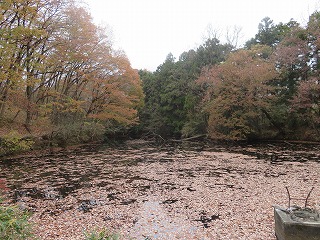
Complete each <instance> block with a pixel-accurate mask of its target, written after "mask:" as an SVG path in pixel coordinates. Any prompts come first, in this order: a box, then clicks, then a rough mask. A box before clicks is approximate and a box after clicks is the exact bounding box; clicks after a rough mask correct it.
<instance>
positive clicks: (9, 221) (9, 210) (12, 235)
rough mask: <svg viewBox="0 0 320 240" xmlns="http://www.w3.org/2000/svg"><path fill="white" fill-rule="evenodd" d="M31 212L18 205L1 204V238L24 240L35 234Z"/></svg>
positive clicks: (5, 239)
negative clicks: (22, 209)
mask: <svg viewBox="0 0 320 240" xmlns="http://www.w3.org/2000/svg"><path fill="white" fill-rule="evenodd" d="M28 219H29V214H28V213H27V212H24V211H21V210H20V209H19V208H18V207H16V206H0V239H1V240H20V239H21V240H22V239H29V238H31V237H32V236H33V234H32V228H31V225H30V224H29V223H28Z"/></svg>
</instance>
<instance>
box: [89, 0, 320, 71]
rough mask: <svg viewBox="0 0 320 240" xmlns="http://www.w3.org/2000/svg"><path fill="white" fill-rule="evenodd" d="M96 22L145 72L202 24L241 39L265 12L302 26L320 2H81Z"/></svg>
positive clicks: (189, 40)
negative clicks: (236, 31) (237, 32)
mask: <svg viewBox="0 0 320 240" xmlns="http://www.w3.org/2000/svg"><path fill="white" fill-rule="evenodd" d="M83 1H84V2H86V3H87V4H88V9H89V11H90V12H91V15H92V16H93V19H94V22H95V23H96V24H98V25H101V24H102V25H108V26H109V27H110V28H111V29H112V31H113V39H114V46H115V47H116V48H121V49H122V50H124V51H125V53H126V54H127V56H128V58H129V60H130V62H131V65H132V67H134V68H137V69H148V70H151V71H154V70H156V68H157V67H158V66H159V65H160V64H162V63H163V62H164V60H165V58H166V56H167V55H168V53H170V52H171V53H172V54H173V55H174V56H175V57H176V58H178V57H179V55H180V54H181V53H183V52H184V51H188V50H190V49H193V48H196V47H197V46H199V45H200V44H202V43H203V37H204V36H205V35H206V32H207V29H208V26H210V25H211V26H212V28H213V29H215V30H220V35H221V40H222V39H223V36H225V32H226V28H228V27H233V26H235V25H236V26H238V27H242V32H241V33H242V42H245V41H246V40H248V39H250V38H251V37H254V35H255V34H256V33H257V30H258V24H259V23H260V21H261V20H262V19H263V18H264V17H266V16H268V17H270V18H271V19H272V20H273V21H274V23H275V24H277V23H279V22H283V23H286V22H288V21H290V19H291V18H293V19H294V20H296V21H298V22H299V23H302V24H305V23H306V22H307V21H308V16H309V15H310V14H312V13H313V12H314V11H315V10H317V9H318V10H319V9H320V8H319V6H320V0H219V1H218V0H83Z"/></svg>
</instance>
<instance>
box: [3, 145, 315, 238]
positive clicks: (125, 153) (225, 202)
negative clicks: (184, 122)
mask: <svg viewBox="0 0 320 240" xmlns="http://www.w3.org/2000/svg"><path fill="white" fill-rule="evenodd" d="M290 147H292V148H291V149H290ZM319 155H320V150H319V146H317V145H314V146H311V147H310V146H309V147H308V150H307V151H306V149H303V148H301V146H300V145H294V146H292V145H289V146H286V147H285V146H280V145H278V144H276V145H269V146H267V145H264V146H258V147H257V146H242V147H240V146H232V147H225V146H214V145H213V146H210V145H200V146H199V145H196V146H195V145H193V144H192V143H184V144H177V145H175V146H173V145H167V146H162V147H158V146H155V145H154V144H153V143H149V142H143V141H128V142H126V144H124V145H123V146H121V147H117V148H106V147H103V146H92V149H88V148H82V149H77V150H70V151H67V150H65V151H61V152H58V153H56V154H54V155H45V156H38V157H36V156H29V157H24V158H20V159H11V160H4V161H2V162H1V163H0V170H1V174H0V178H6V179H7V181H8V183H9V187H10V188H11V192H10V197H11V199H12V200H15V201H17V202H18V204H19V205H20V207H22V208H26V209H29V210H30V211H32V212H33V213H34V214H33V216H32V221H33V222H34V223H36V226H37V227H36V234H37V236H39V238H40V239H48V240H49V239H83V232H85V231H90V230H92V229H99V228H108V229H112V230H114V231H115V232H118V233H120V234H121V235H122V237H123V239H139V240H140V239H237V240H238V239H275V236H274V220H273V208H272V206H273V205H282V206H286V205H287V200H288V198H287V195H286V190H285V186H288V187H289V189H290V192H291V193H292V195H296V196H300V197H301V196H305V194H306V193H307V192H308V191H309V189H310V188H311V187H312V186H313V187H315V190H314V191H313V193H312V196H311V197H310V199H309V204H310V205H311V206H317V205H319V204H320V197H319V196H320V186H319V180H318V179H319V173H320V163H319ZM300 204H302V203H300Z"/></svg>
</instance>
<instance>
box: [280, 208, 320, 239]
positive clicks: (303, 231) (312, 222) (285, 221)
mask: <svg viewBox="0 0 320 240" xmlns="http://www.w3.org/2000/svg"><path fill="white" fill-rule="evenodd" d="M293 213H294V212H293ZM299 214H302V213H301V212H299ZM299 214H298V213H297V214H292V213H291V214H290V213H289V212H288V211H286V210H285V209H282V208H280V207H274V219H275V234H276V237H277V239H278V240H320V221H319V218H318V216H316V217H315V216H314V214H310V216H309V217H308V216H307V217H305V216H303V217H300V215H299ZM303 214H305V213H303ZM307 214H308V213H307Z"/></svg>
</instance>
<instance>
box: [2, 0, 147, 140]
mask: <svg viewBox="0 0 320 240" xmlns="http://www.w3.org/2000/svg"><path fill="white" fill-rule="evenodd" d="M0 69H1V72H0V124H1V129H2V131H1V132H2V133H3V132H4V133H6V132H7V133H8V132H10V131H12V130H16V131H18V132H20V133H22V134H26V133H28V132H29V133H28V134H32V135H37V134H46V135H50V136H53V137H55V138H56V139H60V140H61V141H86V140H90V139H94V138H96V137H97V136H99V135H101V133H103V132H105V131H106V130H107V131H113V130H115V129H117V128H119V127H120V128H121V127H126V126H131V125H132V124H134V123H136V122H137V109H138V108H139V107H140V106H141V104H142V101H143V92H142V88H141V83H140V78H139V74H138V71H136V70H134V69H132V68H131V66H130V63H129V61H128V59H127V58H126V56H125V55H124V53H122V52H120V51H116V50H115V49H114V48H113V47H112V44H111V41H110V40H109V37H108V35H107V34H106V30H105V29H103V28H101V27H98V26H96V25H95V24H93V22H92V19H91V16H90V14H89V13H88V12H87V11H86V9H85V8H83V7H81V6H80V5H79V4H77V3H76V2H74V1H71V0H27V1H25V0H4V1H1V3H0Z"/></svg>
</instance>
